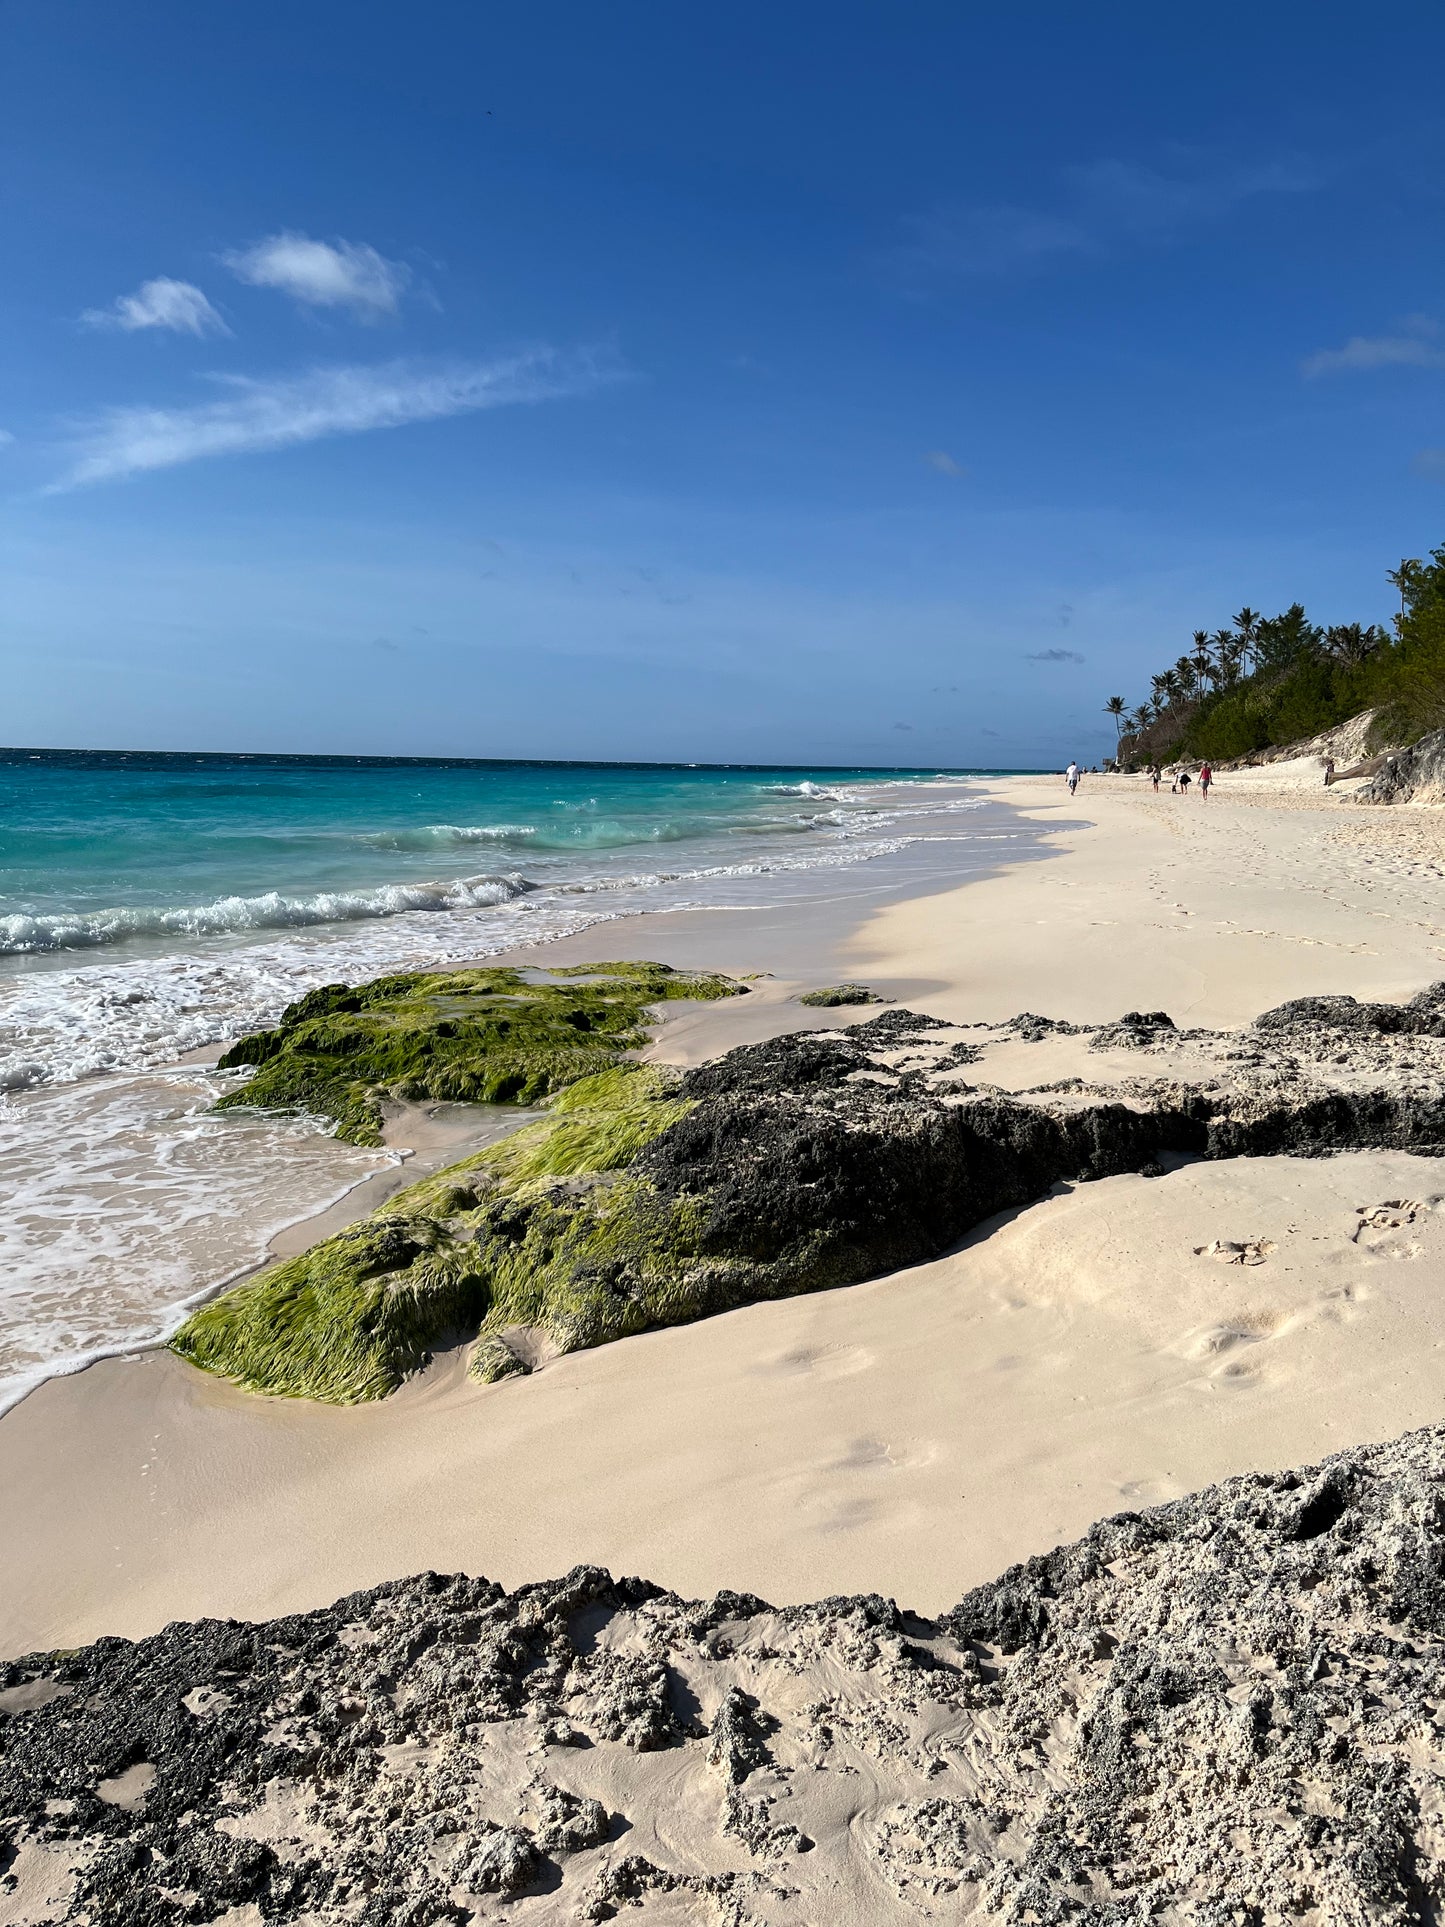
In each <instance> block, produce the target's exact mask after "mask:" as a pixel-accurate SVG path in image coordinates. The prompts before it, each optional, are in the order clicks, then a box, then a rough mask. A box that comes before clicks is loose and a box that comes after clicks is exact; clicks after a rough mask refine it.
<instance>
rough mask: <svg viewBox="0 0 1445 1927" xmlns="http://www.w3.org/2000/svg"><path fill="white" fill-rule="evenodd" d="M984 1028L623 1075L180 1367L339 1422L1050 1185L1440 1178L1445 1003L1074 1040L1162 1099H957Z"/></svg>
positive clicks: (1097, 1090) (200, 1348)
mask: <svg viewBox="0 0 1445 1927" xmlns="http://www.w3.org/2000/svg"><path fill="white" fill-rule="evenodd" d="M1032 1021H1033V1022H1034V1023H1036V1024H1038V1023H1042V1022H1043V1021H1044V1020H1042V1019H1034V1020H1032ZM980 1030H983V1031H987V1032H989V1033H991V1034H993V1035H994V1036H995V1037H997V1038H998V1039H1000V1040H1004V1039H1011V1038H1012V1037H1013V1036H1014V1035H1016V1033H1017V1020H1014V1021H1013V1022H1012V1023H1009V1024H995V1025H983V1026H968V1027H963V1028H961V1027H958V1026H954V1025H949V1024H946V1023H943V1022H941V1021H940V1020H939V1019H937V1018H932V1017H926V1016H920V1015H918V1014H916V1013H914V1012H912V1011H908V1010H901V1009H892V1010H889V1011H886V1012H885V1013H883V1014H882V1015H880V1016H878V1017H874V1018H872V1019H870V1020H869V1021H867V1022H865V1023H861V1024H858V1025H855V1026H852V1027H851V1028H849V1029H846V1030H831V1031H821V1032H820V1031H807V1032H801V1033H797V1034H795V1035H792V1036H788V1037H776V1038H772V1039H770V1040H768V1041H767V1042H764V1043H760V1044H750V1045H744V1046H741V1047H739V1048H738V1049H735V1050H733V1051H730V1052H728V1053H727V1055H726V1056H724V1057H721V1058H719V1059H717V1060H715V1061H714V1062H712V1063H708V1064H702V1065H698V1066H696V1067H695V1068H694V1069H691V1070H688V1071H677V1070H670V1069H666V1068H664V1067H660V1066H656V1065H639V1064H636V1063H626V1062H622V1063H617V1064H613V1065H611V1066H609V1067H608V1068H607V1069H605V1070H603V1071H601V1072H597V1073H594V1074H593V1075H591V1076H588V1077H585V1078H579V1079H577V1080H576V1081H575V1082H572V1083H571V1084H569V1085H568V1086H567V1087H566V1088H564V1089H563V1090H562V1091H561V1092H560V1093H559V1094H558V1095H556V1096H554V1097H553V1098H552V1099H551V1100H550V1103H549V1111H550V1115H549V1116H547V1117H546V1118H544V1119H543V1120H542V1121H541V1122H539V1123H536V1124H532V1125H529V1126H527V1127H526V1128H524V1129H523V1130H520V1131H518V1132H516V1133H515V1134H514V1135H513V1136H512V1137H510V1138H506V1139H504V1140H503V1141H502V1142H501V1143H498V1144H493V1145H490V1146H488V1147H487V1148H486V1149H485V1150H483V1151H481V1152H478V1153H477V1154H476V1155H475V1156H473V1157H471V1158H468V1159H466V1160H464V1161H463V1162H462V1163H460V1164H456V1165H453V1166H452V1167H451V1168H450V1169H449V1170H446V1171H443V1172H439V1173H438V1174H436V1175H435V1176H433V1177H430V1178H427V1179H425V1180H423V1181H421V1182H420V1183H418V1184H416V1185H413V1186H412V1187H411V1188H410V1189H409V1190H406V1191H403V1192H402V1193H400V1194H399V1195H398V1196H397V1197H395V1198H393V1199H392V1200H391V1201H390V1202H389V1204H388V1205H387V1206H386V1207H385V1208H384V1210H383V1211H381V1212H378V1213H377V1214H376V1215H375V1216H374V1217H373V1218H371V1219H368V1220H366V1221H364V1222H363V1223H362V1224H360V1225H356V1226H353V1227H352V1228H351V1229H350V1230H349V1231H346V1232H343V1233H341V1234H340V1235H339V1236H338V1237H335V1238H331V1239H327V1240H326V1241H325V1242H324V1243H322V1244H319V1245H317V1246H315V1247H314V1248H313V1250H311V1251H309V1252H306V1253H303V1254H302V1255H301V1256H300V1257H299V1258H293V1259H289V1260H287V1261H286V1263H284V1264H281V1265H277V1266H275V1267H274V1268H273V1269H271V1270H270V1271H268V1272H265V1273H263V1274H262V1275H261V1276H260V1277H258V1278H255V1279H252V1280H250V1281H249V1282H247V1283H245V1284H242V1285H240V1286H237V1287H235V1288H234V1289H233V1290H232V1291H230V1292H228V1293H226V1294H225V1295H224V1296H222V1297H220V1298H218V1299H216V1300H214V1301H213V1302H212V1303H210V1304H208V1305H206V1306H204V1307H203V1308H202V1309H201V1310H199V1311H198V1312H196V1313H195V1314H194V1315H193V1316H192V1318H191V1319H189V1320H188V1321H187V1323H186V1325H185V1326H183V1327H182V1329H181V1331H180V1332H179V1333H178V1334H177V1337H176V1338H175V1340H174V1341H173V1343H174V1346H175V1349H176V1350H177V1351H178V1352H180V1353H181V1354H182V1355H183V1356H185V1357H187V1358H190V1359H191V1360H193V1361H194V1362H195V1363H196V1364H198V1365H202V1366H204V1367H205V1368H206V1369H208V1370H210V1371H213V1372H216V1373H218V1374H220V1375H222V1376H224V1377H227V1378H230V1379H232V1380H234V1381H235V1382H236V1383H238V1384H240V1385H243V1386H247V1387H249V1388H251V1389H254V1390H262V1391H269V1392H276V1393H284V1394H290V1395H295V1396H304V1397H312V1398H321V1399H327V1400H331V1401H334V1402H338V1403H351V1402H354V1401H356V1400H359V1399H368V1398H376V1397H380V1396H383V1395H384V1394H385V1393H386V1392H388V1391H390V1390H392V1389H394V1388H395V1387H396V1386H397V1385H399V1384H400V1383H401V1381H402V1379H403V1378H404V1377H405V1376H406V1375H407V1374H408V1373H409V1372H411V1371H413V1370H415V1369H416V1368H417V1367H418V1366H419V1365H420V1364H422V1363H424V1362H425V1360H426V1357H427V1356H428V1354H429V1352H430V1351H431V1350H432V1349H434V1348H435V1347H436V1346H437V1345H439V1344H442V1343H445V1342H456V1341H457V1340H459V1339H462V1338H467V1337H471V1336H473V1335H475V1336H476V1338H477V1343H476V1346H475V1348H474V1351H473V1354H472V1359H471V1365H470V1371H471V1374H472V1376H473V1377H474V1378H479V1379H482V1380H487V1381H491V1380H495V1379H499V1378H503V1377H507V1376H510V1375H512V1374H514V1373H519V1372H525V1371H527V1370H530V1369H531V1366H532V1364H533V1362H534V1361H535V1360H536V1359H537V1358H539V1357H542V1358H545V1357H547V1356H550V1355H552V1354H555V1353H558V1352H571V1351H577V1350H580V1349H582V1348H584V1347H588V1346H593V1345H600V1344H605V1343H607V1342H608V1341H609V1340H611V1339H615V1338H622V1337H625V1336H628V1335H629V1334H631V1333H634V1332H640V1331H645V1330H648V1329H654V1328H656V1327H659V1326H667V1325H676V1324H682V1323H685V1322H688V1321H690V1320H693V1319H698V1318H703V1317H707V1316H709V1315H710V1314H712V1313H714V1312H720V1311H727V1310H731V1309H733V1308H735V1307H738V1306H742V1305H746V1304H751V1303H755V1302H757V1301H759V1300H763V1299H770V1298H781V1297H786V1296H791V1295H793V1294H795V1293H798V1292H805V1291H816V1290H820V1289H824V1288H827V1287H831V1286H837V1285H847V1284H853V1283H857V1282H858V1281H860V1280H862V1279H865V1278H869V1277H876V1276H878V1275H880V1274H881V1273H885V1272H890V1271H897V1270H900V1269H902V1268H903V1267H905V1266H907V1265H911V1264H918V1263H921V1262H924V1261H926V1260H928V1259H930V1258H934V1257H937V1256H938V1255H939V1254H940V1253H941V1252H943V1251H945V1250H947V1249H948V1247H949V1246H950V1245H951V1244H954V1243H956V1242H957V1241H958V1240H960V1239H961V1238H963V1237H964V1236H966V1235H967V1233H968V1232H970V1231H971V1230H972V1229H973V1228H974V1227H975V1226H977V1225H978V1224H980V1223H981V1222H983V1221H984V1220H986V1219H987V1218H989V1217H991V1216H992V1215H993V1214H994V1213H996V1212H1000V1211H1005V1210H1009V1209H1013V1208H1016V1207H1018V1206H1020V1205H1024V1204H1028V1203H1031V1202H1032V1201H1034V1200H1035V1199H1038V1198H1041V1197H1044V1196H1045V1195H1046V1194H1047V1193H1048V1191H1049V1189H1050V1187H1051V1186H1053V1185H1055V1184H1057V1183H1059V1182H1060V1181H1065V1182H1077V1181H1080V1180H1088V1179H1093V1178H1099V1177H1107V1176H1113V1175H1118V1174H1121V1173H1124V1172H1151V1171H1156V1170H1157V1168H1158V1161H1159V1159H1160V1158H1161V1157H1162V1156H1164V1155H1166V1154H1170V1153H1173V1154H1183V1155H1186V1156H1193V1157H1206V1158H1233V1157H1260V1156H1271V1155H1277V1154H1280V1153H1285V1154H1289V1155H1293V1156H1310V1157H1318V1156H1323V1155H1327V1154H1329V1153H1331V1152H1334V1151H1344V1150H1362V1149H1367V1148H1378V1149H1398V1150H1410V1151H1415V1152H1423V1153H1427V1154H1431V1155H1436V1156H1439V1155H1442V1154H1445V1096H1442V1091H1445V984H1442V985H1437V986H1435V987H1434V988H1433V989H1432V990H1430V991H1427V992H1422V993H1421V995H1420V996H1419V997H1417V998H1416V999H1414V1000H1413V1001H1412V1003H1410V1004H1408V1005H1400V1006H1395V1005H1378V1006H1376V1005H1370V1006H1357V1005H1354V1004H1352V1003H1351V1002H1350V1001H1349V1000H1340V999H1315V1000H1309V1001H1308V1002H1307V1003H1300V1004H1296V1005H1291V1006H1285V1007H1283V1008H1282V1010H1281V1011H1280V1012H1275V1013H1269V1014H1267V1016H1266V1018H1265V1019H1264V1020H1261V1022H1260V1023H1259V1024H1257V1025H1255V1026H1254V1027H1253V1028H1252V1029H1251V1030H1250V1031H1248V1032H1223V1031H1221V1032H1209V1031H1188V1032H1183V1031H1176V1030H1174V1029H1173V1028H1172V1027H1164V1026H1162V1025H1151V1026H1148V1027H1135V1026H1131V1025H1127V1024H1125V1025H1113V1026H1099V1025H1071V1026H1069V1027H1068V1031H1069V1034H1076V1033H1077V1034H1083V1033H1091V1034H1092V1035H1093V1036H1094V1037H1095V1038H1100V1037H1106V1038H1107V1039H1108V1040H1109V1043H1110V1048H1111V1050H1120V1051H1124V1050H1127V1051H1128V1052H1130V1053H1131V1054H1132V1055H1134V1056H1135V1057H1136V1058H1137V1059H1138V1061H1139V1063H1140V1065H1141V1073H1142V1072H1143V1071H1150V1070H1156V1067H1157V1070H1162V1071H1163V1072H1164V1073H1165V1074H1163V1075H1158V1074H1157V1071H1156V1074H1155V1075H1152V1076H1150V1075H1144V1074H1137V1075H1134V1074H1131V1075H1129V1076H1126V1077H1124V1078H1123V1079H1122V1080H1119V1081H1116V1082H1114V1083H1103V1084H1090V1083H1086V1082H1085V1080H1083V1079H1082V1078H1071V1079H1066V1080H1064V1082H1063V1083H1062V1084H1055V1085H1050V1086H1041V1087H1039V1088H1038V1089H1037V1090H1035V1091H1032V1092H1022V1093H1017V1094H1013V1095H1010V1094H1007V1093H1004V1092H1002V1091H999V1090H997V1089H993V1088H989V1087H986V1086H985V1087H976V1086H975V1087H971V1086H969V1085H967V1084H964V1083H961V1082H960V1081H959V1077H958V1074H959V1072H960V1071H961V1070H964V1069H967V1068H969V1067H971V1066H972V1065H973V1064H974V1063H975V1062H976V1061H977V1060H978V1058H979V1055H980V1046H979V1043H978V1041H977V1036H978V1032H979V1031H980ZM1244 1043H1247V1044H1248V1049H1247V1050H1246V1049H1244V1048H1243V1044H1244ZM1181 1052H1183V1053H1186V1054H1188V1055H1189V1057H1190V1061H1191V1065H1192V1066H1193V1067H1192V1069H1191V1070H1190V1072H1189V1074H1188V1075H1187V1076H1181V1075H1180V1074H1179V1068H1178V1067H1177V1066H1176V1065H1174V1064H1173V1063H1171V1060H1172V1059H1174V1058H1176V1057H1177V1056H1178V1054H1179V1053H1181ZM1201 1058H1203V1059H1205V1060H1206V1062H1205V1063H1204V1064H1203V1065H1201V1064H1200V1063H1199V1061H1198V1060H1199V1059H1201Z"/></svg>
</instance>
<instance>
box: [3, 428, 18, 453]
mask: <svg viewBox="0 0 1445 1927" xmlns="http://www.w3.org/2000/svg"><path fill="white" fill-rule="evenodd" d="M14 439H15V437H14V436H13V435H12V434H11V433H10V430H9V429H8V428H0V448H8V447H9V445H10V443H11V442H13V441H14Z"/></svg>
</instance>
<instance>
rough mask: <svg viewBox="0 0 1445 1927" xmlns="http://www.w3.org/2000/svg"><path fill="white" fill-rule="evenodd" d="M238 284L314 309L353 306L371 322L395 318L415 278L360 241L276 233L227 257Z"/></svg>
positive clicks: (226, 262)
mask: <svg viewBox="0 0 1445 1927" xmlns="http://www.w3.org/2000/svg"><path fill="white" fill-rule="evenodd" d="M222 259H223V260H224V261H225V264H226V266H227V267H228V268H229V269H230V270H231V272H232V274H234V275H235V276H236V277H237V279H238V280H241V281H245V282H248V283H249V284H250V285H251V286H252V287H253V288H279V289H280V290H281V292H282V293H283V294H289V295H292V296H293V297H294V298H295V299H296V300H297V301H304V302H305V303H306V304H307V306H308V307H312V308H350V309H351V310H352V312H353V313H354V314H358V315H361V316H363V317H364V318H366V319H368V320H375V319H377V317H378V316H380V315H386V314H395V313H396V310H397V305H398V303H399V302H400V300H401V295H402V290H403V289H404V288H405V287H406V284H407V282H408V281H409V280H410V279H411V272H410V270H409V269H407V268H405V267H403V266H402V264H401V263H400V262H399V261H388V260H387V259H386V257H385V256H384V255H381V254H378V253H377V251H376V249H375V248H371V247H367V246H366V245H365V244H364V243H362V242H357V241H313V240H312V239H311V237H310V236H309V235H307V234H292V233H289V232H288V233H284V234H272V235H269V236H268V237H267V238H266V239H265V240H264V241H258V242H257V243H256V245H255V246H254V247H250V248H239V249H236V250H234V251H233V252H232V253H230V254H226V255H223V256H222Z"/></svg>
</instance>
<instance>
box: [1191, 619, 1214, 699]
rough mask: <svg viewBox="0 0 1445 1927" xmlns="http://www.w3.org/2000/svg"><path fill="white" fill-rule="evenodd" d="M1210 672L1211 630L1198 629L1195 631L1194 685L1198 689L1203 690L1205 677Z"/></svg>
mask: <svg viewBox="0 0 1445 1927" xmlns="http://www.w3.org/2000/svg"><path fill="white" fill-rule="evenodd" d="M1209 673H1210V661H1209V631H1208V630H1207V629H1196V630H1195V631H1194V686H1195V688H1196V689H1198V690H1200V691H1201V692H1202V691H1203V688H1204V683H1205V678H1206V677H1207V676H1208V675H1209Z"/></svg>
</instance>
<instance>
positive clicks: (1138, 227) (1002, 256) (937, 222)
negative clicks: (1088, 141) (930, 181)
mask: <svg viewBox="0 0 1445 1927" xmlns="http://www.w3.org/2000/svg"><path fill="white" fill-rule="evenodd" d="M1318 185H1319V177H1318V175H1317V174H1316V173H1315V172H1314V171H1313V170H1312V169H1310V168H1308V167H1307V166H1305V165H1304V164H1303V163H1300V162H1296V161H1269V162H1263V163H1260V164H1259V165H1256V166H1246V167H1241V166H1238V165H1233V164H1231V165H1229V166H1225V167H1220V166H1217V165H1213V164H1210V163H1209V162H1208V161H1205V160H1201V159H1199V158H1198V157H1187V158H1184V159H1181V161H1180V162H1179V164H1178V165H1177V166H1176V167H1175V169H1174V170H1173V171H1172V172H1164V171H1161V170H1160V169H1157V168H1152V167H1142V166H1139V165H1137V164H1136V163H1134V162H1130V161H1121V160H1103V161H1095V162H1093V163H1092V164H1090V165H1089V166H1087V167H1076V168H1069V169H1066V170H1065V171H1064V173H1063V174H1062V176H1061V177H1060V185H1059V193H1058V196H1057V198H1056V202H1055V204H1054V205H1052V206H1048V207H1030V206H1025V205H1020V204H1005V205H1001V206H991V207H963V208H960V207H942V208H934V209H932V210H931V211H930V212H928V213H926V214H919V215H914V216H913V217H912V218H911V219H910V220H909V222H908V223H907V228H908V238H907V240H906V241H905V242H904V244H903V246H902V247H900V248H897V249H895V250H894V251H893V253H892V254H891V256H890V257H889V264H890V266H891V267H892V268H893V270H894V271H895V272H897V273H900V274H903V275H906V276H910V277H912V278H915V279H916V278H926V279H932V278H935V277H938V276H954V275H974V274H1002V273H1007V272H1010V271H1016V270H1019V269H1027V268H1032V267H1038V266H1041V265H1044V264H1046V263H1047V262H1049V261H1052V260H1059V259H1063V258H1066V257H1068V256H1070V255H1091V254H1100V253H1105V252H1107V251H1108V250H1109V249H1110V248H1111V247H1115V246H1118V245H1120V244H1122V243H1126V242H1135V243H1140V242H1151V241H1152V242H1159V241H1167V240H1170V239H1172V238H1173V237H1174V235H1175V234H1177V233H1178V232H1180V231H1181V230H1182V229H1184V228H1186V227H1189V226H1192V225H1195V224H1197V223H1198V222H1201V221H1210V220H1218V219H1220V218H1222V217H1223V216H1225V215H1228V214H1230V213H1232V212H1233V210H1234V209H1235V208H1237V207H1239V206H1240V205H1242V204H1243V203H1244V202H1246V201H1250V200H1254V199H1257V198H1259V197H1260V196H1262V195H1271V194H1300V193H1304V192H1307V191H1308V190H1309V189H1311V188H1314V187H1316V186H1318Z"/></svg>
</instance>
